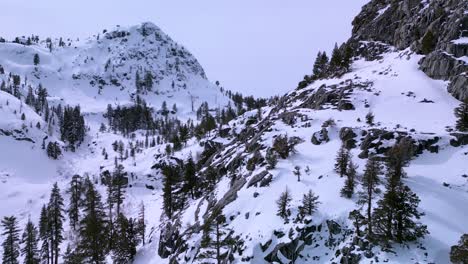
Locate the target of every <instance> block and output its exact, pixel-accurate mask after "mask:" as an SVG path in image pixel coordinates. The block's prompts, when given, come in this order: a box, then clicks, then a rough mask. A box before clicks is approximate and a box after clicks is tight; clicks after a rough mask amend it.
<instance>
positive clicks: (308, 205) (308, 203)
mask: <svg viewBox="0 0 468 264" xmlns="http://www.w3.org/2000/svg"><path fill="white" fill-rule="evenodd" d="M318 199H319V197H318V196H317V195H315V194H314V192H313V191H312V190H309V192H308V193H306V194H304V196H303V197H302V207H301V210H300V212H301V214H302V215H303V216H306V215H309V216H311V215H312V214H313V213H314V212H315V211H317V207H318V205H319V204H320V202H319V201H318Z"/></svg>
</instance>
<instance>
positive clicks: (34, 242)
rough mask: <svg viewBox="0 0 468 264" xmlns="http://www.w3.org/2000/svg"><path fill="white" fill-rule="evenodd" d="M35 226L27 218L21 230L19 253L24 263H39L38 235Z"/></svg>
mask: <svg viewBox="0 0 468 264" xmlns="http://www.w3.org/2000/svg"><path fill="white" fill-rule="evenodd" d="M38 235H39V234H38V231H37V228H36V226H34V224H33V223H32V222H31V220H28V223H27V224H26V227H25V229H24V232H23V237H22V240H21V243H22V244H23V248H22V249H21V255H22V256H23V257H24V264H39V250H38V248H37V247H38V243H39V236H38Z"/></svg>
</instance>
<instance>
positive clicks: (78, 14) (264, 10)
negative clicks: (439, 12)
mask: <svg viewBox="0 0 468 264" xmlns="http://www.w3.org/2000/svg"><path fill="white" fill-rule="evenodd" d="M366 2H368V0H295V1H294V0H293V1H284V0H236V1H233V0H232V1H220V0H196V1H192V0H185V1H182V0H166V1H161V0H131V1H130V0H79V1H67V0H41V1H38V0H1V1H0V10H1V15H0V24H1V25H2V27H1V28H0V36H4V37H7V38H12V37H13V36H18V35H30V34H32V33H34V34H38V35H40V36H41V37H46V36H64V37H73V36H78V37H86V36H90V35H93V34H95V33H97V32H99V31H101V30H102V29H104V28H110V27H112V26H113V25H116V24H120V25H133V24H138V23H140V22H143V21H151V22H154V23H155V24H157V25H158V26H160V27H161V28H162V30H164V31H165V32H166V33H168V34H169V35H170V36H171V37H172V38H173V39H175V40H176V41H178V42H179V43H180V44H183V45H184V46H185V47H187V48H188V49H189V50H190V51H191V52H192V53H193V54H194V55H195V56H196V57H197V58H198V59H199V61H200V63H201V64H202V66H203V67H204V68H205V70H206V72H207V75H208V77H209V78H210V79H211V80H212V81H216V80H219V81H220V82H221V84H222V85H223V86H224V87H225V88H227V89H231V90H235V91H241V92H243V93H245V94H254V95H257V96H260V95H261V96H270V95H273V94H281V93H284V92H287V91H289V90H290V89H292V88H294V87H295V86H296V84H297V82H298V81H300V80H301V79H302V77H303V76H304V74H306V73H309V72H310V71H311V67H312V64H313V61H314V59H315V55H316V53H317V52H318V51H319V50H327V51H329V50H330V49H331V48H332V47H333V45H334V43H335V42H343V41H345V40H346V39H347V38H348V37H349V36H350V31H351V21H352V19H353V17H354V16H355V15H356V14H357V13H358V12H359V10H360V9H361V7H362V5H364V4H365V3H366Z"/></svg>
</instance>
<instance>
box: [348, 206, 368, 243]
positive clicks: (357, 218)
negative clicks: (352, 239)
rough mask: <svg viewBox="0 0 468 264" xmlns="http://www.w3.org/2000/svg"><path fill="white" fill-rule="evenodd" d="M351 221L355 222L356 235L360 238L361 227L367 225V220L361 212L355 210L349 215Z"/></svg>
mask: <svg viewBox="0 0 468 264" xmlns="http://www.w3.org/2000/svg"><path fill="white" fill-rule="evenodd" d="M349 219H351V220H352V221H353V224H354V227H355V228H356V235H357V236H358V237H360V236H361V226H362V225H365V224H366V218H365V217H364V216H363V215H362V214H361V212H360V211H359V210H353V211H351V212H350V213H349Z"/></svg>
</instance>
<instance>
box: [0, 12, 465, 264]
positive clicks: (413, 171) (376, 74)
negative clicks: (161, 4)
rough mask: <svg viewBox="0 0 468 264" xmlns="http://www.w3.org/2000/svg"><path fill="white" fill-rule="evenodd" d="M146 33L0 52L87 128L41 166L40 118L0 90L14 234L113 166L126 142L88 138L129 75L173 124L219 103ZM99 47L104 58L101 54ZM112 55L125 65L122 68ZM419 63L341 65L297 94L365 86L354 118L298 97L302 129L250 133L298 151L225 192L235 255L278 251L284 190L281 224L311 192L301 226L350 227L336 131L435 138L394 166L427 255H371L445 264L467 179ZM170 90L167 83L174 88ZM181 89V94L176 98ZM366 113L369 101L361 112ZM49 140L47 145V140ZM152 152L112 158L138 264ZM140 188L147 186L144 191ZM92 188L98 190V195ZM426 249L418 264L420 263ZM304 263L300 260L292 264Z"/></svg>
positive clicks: (125, 94)
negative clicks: (59, 197)
mask: <svg viewBox="0 0 468 264" xmlns="http://www.w3.org/2000/svg"><path fill="white" fill-rule="evenodd" d="M387 8H388V7H387ZM383 12H385V10H384V9H382V10H381V14H382V13H383ZM148 27H149V29H150V30H151V32H153V33H155V32H159V34H160V36H161V39H159V40H158V38H155V39H149V38H150V37H143V36H142V35H141V34H139V30H140V27H132V28H129V29H122V28H120V29H119V30H127V31H128V32H130V36H129V37H128V40H127V41H122V40H121V39H118V38H117V39H107V38H105V36H104V35H103V36H101V39H100V40H99V41H97V40H95V39H93V40H91V39H90V40H85V41H79V42H71V46H70V47H68V46H67V47H60V48H57V49H56V50H55V51H53V52H52V53H50V52H49V51H48V50H47V49H46V48H44V47H43V46H41V45H33V46H27V47H26V46H22V45H17V44H12V43H5V44H0V65H2V66H3V67H4V68H5V70H6V71H7V72H8V73H10V72H11V73H15V74H19V75H20V76H22V77H23V76H26V77H27V79H28V83H27V84H35V85H37V84H39V83H42V84H43V85H44V86H45V87H47V88H48V91H49V93H50V97H49V99H50V100H51V101H52V102H53V103H55V104H58V103H62V104H63V103H68V104H72V105H75V104H79V105H80V106H81V107H82V109H83V111H84V112H85V114H86V115H85V119H86V124H87V125H88V126H89V128H90V131H89V133H88V135H87V137H86V139H85V141H84V142H83V144H82V146H81V147H80V148H79V149H78V151H77V152H75V153H71V152H66V153H64V156H63V157H62V158H61V160H59V161H53V160H50V159H49V158H47V156H46V154H45V151H44V150H43V149H42V148H41V144H42V139H43V138H44V137H45V136H46V135H47V131H45V130H44V127H46V125H45V123H44V122H43V121H42V117H41V116H39V115H37V114H36V113H35V112H34V111H33V110H32V109H31V108H29V106H27V105H25V104H24V103H21V102H20V101H19V100H18V99H16V98H15V97H13V96H11V95H9V94H6V93H4V92H0V117H1V118H0V129H2V130H4V131H9V132H11V131H15V130H18V131H19V132H14V133H13V132H12V133H13V136H7V135H4V134H3V133H2V132H1V131H0V150H1V151H0V190H1V192H0V201H8V202H7V203H2V204H0V217H3V216H6V215H11V214H15V215H17V216H18V217H19V219H20V222H21V226H23V225H24V224H25V222H26V220H27V219H28V217H31V219H34V220H36V219H38V215H39V212H40V208H41V206H42V204H44V203H46V202H47V200H48V195H49V191H50V188H51V185H52V184H53V183H54V182H56V181H57V182H58V183H59V186H60V188H61V190H62V191H64V190H65V188H66V186H67V184H68V181H69V179H70V177H71V176H72V175H74V174H80V175H86V174H87V175H89V176H90V177H92V178H97V177H98V176H99V174H100V173H101V172H102V171H104V170H112V169H113V166H114V158H115V157H117V156H118V153H116V152H113V151H112V143H113V142H114V141H116V140H122V141H123V142H125V144H128V143H129V142H131V140H130V139H128V138H124V137H123V136H122V135H120V134H114V133H112V132H99V126H100V124H101V123H106V120H105V119H104V118H103V117H102V113H103V112H104V111H105V109H106V107H107V105H108V104H112V105H127V104H130V103H132V96H133V94H134V92H135V91H134V88H133V84H134V81H135V80H134V74H135V69H136V68H147V69H150V68H151V70H152V71H153V72H155V73H156V72H157V73H160V77H161V79H160V80H159V83H158V84H156V85H155V87H154V90H153V92H149V93H148V94H145V95H143V97H144V99H145V100H146V101H147V102H148V104H149V105H150V106H153V107H154V108H155V109H159V107H160V105H161V104H162V102H163V101H166V102H167V103H168V106H172V104H174V103H177V107H178V109H179V111H178V112H177V114H176V116H177V117H178V118H180V119H182V120H187V119H188V118H192V119H193V118H194V116H195V115H194V113H193V111H192V109H191V104H192V98H197V99H196V100H195V102H194V104H195V105H194V107H195V109H196V108H198V106H199V105H200V104H201V103H202V102H203V101H208V102H209V105H210V106H212V107H214V106H218V105H219V106H224V105H226V104H227V103H229V101H230V100H229V99H228V98H227V96H225V95H224V94H223V93H222V92H220V90H219V87H217V86H216V85H214V84H212V83H210V82H209V81H208V80H207V79H206V78H205V76H204V73H203V70H202V68H201V66H199V64H198V63H197V62H196V60H195V59H194V58H193V57H192V56H191V55H189V54H188V53H187V54H185V55H184V56H185V60H184V61H182V62H181V61H179V63H180V65H181V66H180V69H179V71H177V70H175V69H174V68H172V67H171V66H168V65H169V64H172V63H174V64H175V63H176V59H175V58H174V57H172V56H171V55H170V52H169V51H168V50H169V49H170V47H171V46H172V47H177V50H180V51H182V50H183V49H182V48H181V47H179V46H177V45H176V44H175V43H173V42H172V40H170V39H169V37H167V36H166V35H165V34H164V33H162V32H160V30H159V29H158V28H157V27H155V26H154V25H148ZM151 36H153V35H151ZM151 38H153V37H151ZM152 42H153V43H152ZM67 43H68V42H67ZM75 47H76V48H75ZM109 48H110V50H111V52H107V50H108V49H109ZM158 49H159V55H161V56H159V55H158V56H154V57H152V56H149V55H150V54H153V52H155V53H156V54H158ZM138 51H142V52H147V53H146V56H144V58H141V59H136V57H133V56H134V55H135V54H138ZM35 53H38V54H39V56H40V58H41V63H40V65H38V66H34V65H33V64H32V58H33V56H34V54H35ZM135 56H136V55H135ZM91 58H93V59H92V60H91ZM123 58H125V62H123V61H122V59H123ZM420 58H421V56H419V55H416V54H413V53H411V52H410V51H409V50H404V51H398V52H390V53H388V54H384V57H383V59H382V60H378V61H365V60H357V61H355V62H354V63H353V65H352V72H351V73H348V74H346V75H344V76H343V77H341V78H339V79H338V78H337V79H328V80H320V81H317V82H315V83H314V84H312V85H311V86H309V87H307V88H305V89H303V90H301V91H315V90H317V89H318V88H319V87H321V86H322V85H327V86H330V85H338V86H339V85H342V84H343V83H345V84H346V83H349V82H354V83H369V84H371V85H370V87H368V89H357V88H356V89H355V90H354V91H353V92H352V94H351V96H350V98H349V100H350V101H351V102H352V104H353V105H354V106H355V110H352V111H339V110H337V109H336V108H334V107H333V106H327V107H326V108H325V109H322V110H312V109H305V108H300V107H299V106H300V105H301V103H302V102H303V100H304V99H306V98H295V99H294V100H292V102H290V104H289V105H288V107H287V109H286V110H287V111H297V112H298V113H300V114H302V115H304V116H306V117H307V121H298V122H297V124H296V125H294V126H293V127H292V126H289V125H286V124H285V123H284V122H283V121H281V119H280V118H277V119H273V120H274V124H273V125H272V127H271V130H267V131H265V132H264V133H263V134H262V136H261V137H260V138H259V139H258V142H259V143H262V144H264V145H265V146H271V145H272V142H273V138H274V137H275V136H277V135H284V134H286V135H288V136H289V137H293V136H295V137H299V138H301V139H303V142H302V143H300V144H298V145H297V146H296V152H295V153H293V154H292V155H291V157H290V158H288V159H286V160H280V161H279V163H278V165H277V167H276V168H275V169H273V170H270V171H269V173H271V174H272V176H273V178H272V179H273V180H272V182H271V184H270V185H269V186H268V187H262V188H260V187H259V188H257V187H254V186H253V187H250V188H247V185H245V186H244V187H242V188H241V189H240V190H239V192H238V193H237V199H236V200H235V201H233V202H232V203H229V204H228V205H227V206H226V207H225V208H224V209H223V213H224V214H225V215H226V218H227V219H228V225H229V227H230V228H232V229H233V230H234V231H235V233H236V234H239V235H240V236H241V237H242V238H243V239H244V241H245V246H246V253H245V255H246V256H254V259H253V260H252V261H251V263H266V262H265V261H264V260H263V258H264V256H265V254H267V253H269V252H270V251H271V250H272V247H270V248H269V249H268V250H267V251H266V252H262V251H261V249H260V248H259V244H260V243H265V242H267V241H268V240H270V239H273V240H274V242H275V243H281V242H289V238H288V236H284V237H282V238H276V237H275V236H274V235H273V232H274V231H282V232H284V233H286V234H287V233H288V232H289V230H290V229H292V228H294V227H296V226H297V224H296V223H293V221H290V222H288V223H285V222H284V220H282V219H281V218H280V217H278V216H277V215H276V211H277V207H276V203H275V201H276V200H277V199H278V197H279V195H280V194H281V192H283V191H284V190H285V189H286V188H288V189H289V190H290V191H291V194H292V197H293V201H292V206H291V208H292V215H296V214H297V208H298V206H299V205H300V204H301V199H302V196H303V194H305V193H307V192H308V191H309V190H312V191H313V192H314V193H315V194H317V195H318V196H319V197H320V198H319V200H320V202H321V204H320V205H319V208H318V212H317V213H316V214H314V215H313V217H312V223H313V224H316V225H319V224H323V223H324V221H326V220H328V219H333V220H335V221H337V222H338V223H340V224H341V225H343V227H349V226H350V223H349V220H348V214H349V212H350V211H351V210H354V209H358V208H359V206H357V205H356V203H355V202H356V197H353V199H344V198H342V197H341V196H340V194H339V193H340V189H341V187H342V186H343V183H344V178H340V177H339V176H338V175H337V174H336V173H335V172H334V171H333V167H334V157H335V155H336V152H337V150H338V149H339V147H340V145H341V140H340V138H339V131H340V129H341V128H343V127H351V128H356V129H362V130H367V129H371V128H375V129H386V130H388V131H402V132H407V133H409V134H410V135H411V136H413V137H415V138H432V137H434V136H438V137H440V141H439V143H438V145H439V147H440V150H439V153H437V154H432V153H427V152H424V153H423V154H422V155H420V156H418V157H417V158H415V159H414V160H413V161H412V162H411V164H410V166H409V167H408V168H406V171H407V174H408V178H406V179H404V181H405V183H406V184H408V185H409V186H410V187H411V188H412V189H413V190H414V191H415V192H416V193H417V194H418V195H419V197H420V198H421V204H420V209H421V210H422V211H423V212H425V216H424V217H423V219H422V222H423V223H424V224H427V226H428V229H429V232H430V234H429V235H428V236H427V237H426V238H425V239H424V240H423V241H422V243H423V245H424V247H426V248H427V251H423V250H421V249H419V248H418V247H417V245H416V244H410V245H409V246H408V247H409V249H408V248H404V247H399V246H396V247H395V248H394V249H395V252H396V254H392V253H383V252H380V253H379V254H380V255H379V256H380V257H381V258H382V259H385V258H389V259H390V260H389V261H388V263H408V262H416V261H418V262H420V263H430V262H435V263H448V251H449V248H450V246H451V245H453V244H455V243H456V242H457V240H458V238H459V237H460V236H461V234H463V233H468V227H467V226H466V225H465V224H464V223H465V222H466V219H468V211H467V210H463V208H466V203H467V201H468V180H467V178H464V177H463V176H462V175H468V167H467V166H466V161H467V153H468V147H467V146H464V147H459V148H454V147H452V146H450V144H449V140H450V139H451V136H450V131H449V130H448V128H451V127H453V124H454V123H455V118H454V116H453V109H454V108H455V107H456V106H458V105H459V102H458V101H457V100H456V99H454V98H453V97H452V96H451V95H450V94H449V93H448V92H447V82H444V81H437V80H432V79H430V78H428V77H427V76H426V75H424V73H422V72H421V71H419V70H418V61H419V60H420ZM108 60H110V61H111V62H112V64H113V65H115V66H116V69H115V71H114V72H113V73H112V72H106V71H105V69H103V65H105V64H106V62H107V61H108ZM117 65H120V66H117ZM125 72H132V74H129V76H128V78H127V77H124V75H123V73H125ZM162 72H163V73H162ZM73 74H75V75H80V76H81V77H80V79H74V78H72V75H73ZM94 76H99V77H102V78H103V79H105V80H110V79H112V78H117V79H118V80H119V82H121V86H113V85H104V86H103V88H102V89H101V94H99V93H98V86H97V85H94V86H93V85H92V84H90V81H92V80H94V79H93V78H94ZM5 78H6V76H2V75H0V80H3V79H5ZM179 80H182V81H179ZM173 81H174V82H176V85H175V87H174V88H172V82H173ZM184 83H185V84H186V85H187V89H184V87H183V84H184ZM156 92H157V93H156ZM293 92H297V91H292V92H291V93H289V96H290V97H293V96H292V94H293ZM7 102H8V103H7ZM366 104H369V107H367V106H366ZM273 107H274V106H273ZM273 107H266V108H265V109H262V110H263V113H262V114H263V116H270V117H276V115H277V113H275V111H273ZM15 111H16V113H15ZM369 111H372V112H373V113H374V114H375V119H376V122H377V124H376V125H375V126H373V127H371V126H369V125H367V124H365V123H364V121H363V120H364V119H365V116H366V114H367V113H368V112H369ZM21 113H25V116H26V120H25V121H23V120H21ZM255 114H256V111H250V112H247V113H245V114H244V115H243V116H241V117H239V118H238V119H236V120H233V121H231V122H230V124H229V126H230V127H231V128H233V129H234V130H236V131H237V132H240V131H241V130H242V129H244V128H245V125H244V124H245V122H244V121H245V120H246V119H247V118H248V117H250V116H254V115H255ZM330 118H333V119H334V120H335V122H336V126H332V127H330V128H329V129H328V131H329V137H330V141H329V142H327V143H324V144H321V145H313V144H312V143H311V137H312V135H313V133H314V132H316V131H320V130H321V129H322V124H323V123H324V122H325V121H326V120H329V119H330ZM358 119H360V120H361V121H358ZM37 122H40V123H41V124H42V125H41V127H42V129H37V128H36V127H35V124H36V123H37ZM30 123H32V127H31V125H30ZM306 123H310V126H305V124H306ZM24 137H27V138H30V139H31V140H32V142H31V141H18V140H17V138H24ZM135 137H136V139H139V140H141V139H144V137H145V135H144V132H143V131H137V132H135ZM15 138H16V139H15ZM52 138H53V139H54V140H58V139H57V138H56V137H54V136H52ZM211 138H212V139H213V140H214V141H216V142H220V143H223V144H224V148H223V150H222V154H223V155H220V156H226V157H224V158H226V159H227V160H232V159H233V158H235V157H236V156H237V155H246V156H248V155H252V154H251V153H248V152H247V151H246V146H245V144H241V143H239V142H236V141H235V140H233V139H225V138H219V137H217V136H216V135H215V136H212V137H211ZM393 143H394V141H393V140H390V141H385V142H384V144H386V145H388V146H390V145H391V144H393ZM103 148H105V149H106V150H107V152H108V153H109V158H108V159H107V160H105V159H104V157H103V156H102V154H101V153H102V150H103ZM201 151H202V147H201V146H200V145H199V143H198V142H197V141H196V140H194V139H192V140H190V141H189V142H188V143H187V146H186V147H184V148H183V149H182V150H181V151H179V152H177V153H176V154H175V156H176V157H179V158H186V157H188V155H190V154H191V155H192V156H194V157H196V156H197V154H198V153H200V152H201ZM265 151H266V150H264V149H262V150H261V152H262V155H265ZM161 153H164V146H156V147H154V148H148V149H144V150H143V151H142V153H137V155H136V157H135V159H134V160H133V159H131V158H130V159H128V160H125V161H123V165H124V167H125V169H126V171H128V172H129V173H131V174H133V176H134V177H130V185H131V187H129V188H128V191H127V197H126V199H125V203H124V207H123V210H124V212H125V213H126V214H127V215H128V216H132V217H135V216H136V215H137V214H138V208H139V205H140V203H141V202H143V203H144V205H145V208H146V210H145V212H146V215H147V226H148V229H147V234H148V236H147V239H151V242H149V243H147V244H146V245H145V246H142V247H140V248H139V249H138V254H137V258H136V261H135V263H138V264H140V263H141V264H143V263H158V264H159V263H168V262H169V260H168V259H161V258H160V257H159V256H158V255H157V251H158V250H157V249H158V241H159V235H160V231H161V230H160V228H161V225H162V224H163V223H164V222H163V220H162V219H161V217H160V216H161V212H162V209H161V208H162V198H161V187H162V183H161V178H162V176H161V175H160V174H159V172H158V171H156V170H154V169H152V168H151V167H152V166H153V165H154V163H155V161H156V157H158V156H160V154H161ZM359 153H360V150H359V149H353V151H352V154H353V156H354V159H353V161H355V162H356V163H357V165H359V168H358V172H359V174H362V172H363V169H364V164H365V160H364V159H359V158H358V154H359ZM295 166H300V167H301V181H297V177H296V176H295V175H294V174H293V170H294V167H295ZM263 169H264V168H263V167H259V168H256V170H254V171H253V172H248V171H247V170H246V169H245V168H244V167H242V168H240V169H239V171H236V173H238V175H241V176H242V177H246V180H247V182H248V181H249V180H250V177H252V176H253V175H256V174H258V173H260V172H261V171H263ZM447 185H448V186H447ZM147 186H152V187H153V190H151V189H148V188H147ZM229 190H230V179H229V178H228V177H224V178H223V179H222V180H221V181H220V182H219V183H218V184H217V186H216V189H215V190H214V193H213V197H214V198H216V199H217V200H218V201H219V200H220V199H221V198H222V197H224V195H225V194H226V193H227V192H228V191H229ZM100 191H102V192H104V191H105V190H104V189H103V188H100ZM207 210H208V201H207V200H206V199H205V198H200V199H198V200H194V201H189V204H188V205H187V209H186V210H185V211H184V212H183V213H182V214H181V216H180V220H181V223H182V226H185V227H186V226H189V225H194V224H196V223H197V222H198V223H201V221H203V217H202V216H203V215H204V214H205V212H206V211H207ZM231 216H232V218H231ZM231 219H232V220H231ZM71 235H72V234H67V239H68V241H67V243H68V242H70V241H71V239H69V238H70V236H71ZM321 235H323V236H326V235H327V234H326V231H322V233H321ZM199 239H200V237H199V236H193V237H191V238H190V241H188V244H189V245H195V246H196V245H198V244H199ZM0 240H1V239H0ZM67 243H64V244H63V246H64V247H65V246H66V244H67ZM275 243H274V244H273V245H275ZM426 252H427V254H428V256H425V255H424V253H426ZM304 254H310V255H316V256H320V257H321V258H320V261H316V262H318V263H330V262H332V258H333V255H334V250H333V249H329V248H327V247H325V246H324V245H323V244H320V246H319V247H318V248H312V247H306V249H305V251H304ZM310 261H312V260H311V259H309V262H307V261H305V260H304V261H302V262H301V261H298V262H297V263H310ZM371 261H372V259H370V260H368V259H365V260H363V263H370V262H371Z"/></svg>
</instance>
